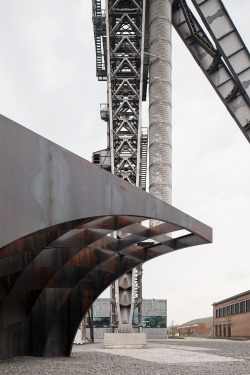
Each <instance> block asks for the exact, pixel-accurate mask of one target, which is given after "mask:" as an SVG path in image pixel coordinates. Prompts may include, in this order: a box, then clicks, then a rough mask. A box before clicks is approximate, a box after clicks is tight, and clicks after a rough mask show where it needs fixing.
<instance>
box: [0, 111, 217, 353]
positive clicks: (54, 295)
mask: <svg viewBox="0 0 250 375" xmlns="http://www.w3.org/2000/svg"><path fill="white" fill-rule="evenodd" d="M0 175H1V184H0V217H1V222H0V359H4V358H11V357H12V356H20V355H22V356H23V355H33V356H69V355H70V353H71V349H72V345H73V340H74V337H75V334H76V331H77V329H78V327H79V324H80V322H81V320H82V318H83V316H84V314H85V313H86V311H87V310H88V308H89V306H90V305H91V304H92V303H93V302H94V301H95V299H96V298H97V297H98V296H99V295H100V294H101V293H102V291H103V290H104V289H106V288H107V287H108V286H109V285H110V284H111V283H112V282H113V281H114V280H116V279H117V278H118V277H120V276H121V275H123V274H124V273H126V272H128V271H129V270H131V269H132V268H134V267H135V266H138V265H139V264H141V263H142V262H145V261H148V260H150V259H153V258H154V257H157V256H159V255H162V254H167V253H169V252H171V251H176V250H179V249H183V248H186V247H189V246H195V245H201V244H206V243H209V242H211V241H212V230H211V228H209V227H208V226H206V225H205V224H202V223H201V222H199V221H198V220H196V219H194V218H192V217H190V216H188V215H187V214H185V213H183V212H181V211H179V210H177V209H176V208H174V207H173V206H171V205H168V204H167V203H164V202H162V201H160V200H159V199H157V198H155V197H154V196H152V195H150V194H148V193H146V192H144V191H143V190H141V189H139V188H137V187H136V186H133V185H132V184H130V183H128V182H126V181H124V180H122V179H120V178H118V177H116V176H114V175H112V174H111V173H109V172H107V171H105V170H103V169H102V168H99V167H97V166H95V165H93V164H92V163H89V162H88V161H86V160H84V159H82V158H81V157H79V156H77V155H74V154H73V153H71V152H69V151H67V150H66V149H64V148H62V147H60V146H58V145H56V144H54V143H52V142H50V141H48V140H47V139H45V138H43V137H41V136H39V135H37V134H35V133H33V132H32V131H30V130H28V129H26V128H24V127H22V126H21V125H19V124H17V123H15V122H13V121H11V120H9V119H7V118H5V117H3V116H0ZM148 218H154V219H157V220H161V221H162V224H160V225H158V226H156V227H154V228H151V229H149V228H147V227H145V226H144V225H143V221H144V220H145V219H148ZM183 229H185V234H183ZM118 230H119V231H120V232H122V233H123V238H121V239H118V238H114V237H112V233H113V232H115V231H118ZM169 232H172V233H173V232H174V233H175V237H174V238H171V237H169V236H168V233H169ZM148 239H150V240H151V241H148Z"/></svg>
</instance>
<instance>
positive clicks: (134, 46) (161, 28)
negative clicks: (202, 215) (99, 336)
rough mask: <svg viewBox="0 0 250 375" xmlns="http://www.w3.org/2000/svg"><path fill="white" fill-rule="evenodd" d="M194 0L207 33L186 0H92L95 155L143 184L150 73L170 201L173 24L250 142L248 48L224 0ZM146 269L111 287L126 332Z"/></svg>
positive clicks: (155, 155) (152, 151) (160, 183)
mask: <svg viewBox="0 0 250 375" xmlns="http://www.w3.org/2000/svg"><path fill="white" fill-rule="evenodd" d="M190 1H192V3H193V6H194V7H195V9H196V11H197V13H198V14H199V17H200V19H201V21H202V23H203V26H204V28H206V32H205V31H204V30H203V27H202V26H201V25H200V23H199V21H198V20H197V18H196V17H195V15H194V14H193V12H192V10H191V9H190V8H189V6H188V4H187V2H186V0H106V4H105V11H102V7H101V0H93V24H94V36H95V46H96V64H97V65H96V66H97V77H98V79H99V80H101V81H104V80H107V88H108V90H107V91H108V99H107V104H105V105H101V118H102V119H103V120H105V121H106V122H107V134H108V142H107V149H105V150H100V151H97V152H95V153H94V154H93V162H94V163H95V164H99V165H101V166H102V167H103V168H105V169H107V170H110V171H111V172H112V173H115V174H116V175H117V176H119V177H121V178H122V179H125V180H127V181H129V182H130V183H132V184H135V185H137V186H139V187H141V188H142V189H145V187H146V172H147V146H148V135H147V131H145V130H144V129H143V128H142V111H141V107H142V101H143V100H146V93H147V83H148V77H149V191H150V193H151V194H153V195H155V196H157V197H158V198H160V199H161V200H164V201H166V202H168V203H170V204H171V200H172V197H171V196H172V182H171V180H172V176H171V174H172V160H171V153H172V142H171V132H172V123H171V112H172V103H171V88H172V85H171V65H172V63H171V48H172V46H171V27H172V25H173V26H174V28H175V29H176V31H177V32H178V34H179V35H180V37H181V38H182V40H183V42H184V43H185V45H186V46H187V48H188V49H189V51H190V53H191V54H192V56H193V57H194V59H195V61H196V62H197V63H198V65H199V67H200V68H201V69H202V71H203V73H204V74H205V75H206V77H207V79H208V81H209V82H210V83H211V85H212V86H213V88H214V90H215V91H216V93H217V94H218V95H219V97H220V98H221V100H222V102H223V104H224V105H225V106H226V108H227V110H228V111H229V113H230V114H231V116H232V117H233V118H234V120H235V121H236V123H237V125H238V126H239V128H240V130H241V131H242V132H243V134H244V135H245V137H246V138H247V140H248V141H250V120H249V119H250V98H249V96H250V85H249V82H250V57H249V52H248V50H247V48H246V46H245V44H244V42H243V41H242V39H241V37H240V35H239V33H238V31H237V29H236V27H235V26H234V24H233V22H232V20H231V18H230V16H229V14H228V12H227V10H226V8H225V6H224V5H223V3H222V1H221V0H190ZM126 235H127V233H125V232H123V233H117V236H120V237H122V238H124V237H126ZM138 242H140V239H139V236H138ZM141 274H142V271H141V269H137V270H133V271H131V273H129V274H126V275H125V276H124V277H123V278H122V279H120V280H119V281H118V282H117V283H116V287H115V286H114V285H113V286H112V288H111V304H112V309H111V310H112V312H111V324H112V326H113V327H115V326H116V319H117V316H118V320H119V330H120V331H121V332H130V331H131V330H132V315H133V310H134V303H135V305H137V306H138V317H139V320H138V327H140V317H141V314H140V302H141V298H142V296H141V290H142V288H141V287H142V284H141ZM135 281H136V282H135ZM115 306H116V307H117V309H116V310H115ZM122 323H124V324H122Z"/></svg>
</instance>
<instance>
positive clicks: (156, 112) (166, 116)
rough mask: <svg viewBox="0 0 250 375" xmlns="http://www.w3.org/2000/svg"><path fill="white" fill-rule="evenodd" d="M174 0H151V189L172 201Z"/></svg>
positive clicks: (153, 192) (164, 198) (151, 192)
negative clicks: (172, 36)
mask: <svg viewBox="0 0 250 375" xmlns="http://www.w3.org/2000/svg"><path fill="white" fill-rule="evenodd" d="M171 15H172V0H150V1H149V61H150V64H149V192H150V194H152V195H154V196H155V197H157V198H159V199H161V200H163V201H164V202H167V203H170V204H171V203H172V98H171V96H172V84H171V73H172V64H171V50H172V43H171V28H172V22H171Z"/></svg>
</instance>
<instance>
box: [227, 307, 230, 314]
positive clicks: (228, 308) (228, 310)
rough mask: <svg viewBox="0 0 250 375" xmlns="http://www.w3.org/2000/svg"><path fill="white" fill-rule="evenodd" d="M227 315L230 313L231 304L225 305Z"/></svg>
mask: <svg viewBox="0 0 250 375" xmlns="http://www.w3.org/2000/svg"><path fill="white" fill-rule="evenodd" d="M227 315H231V305H230V306H227Z"/></svg>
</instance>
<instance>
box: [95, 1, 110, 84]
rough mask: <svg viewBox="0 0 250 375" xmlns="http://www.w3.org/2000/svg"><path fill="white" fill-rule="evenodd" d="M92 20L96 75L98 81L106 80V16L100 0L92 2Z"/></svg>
mask: <svg viewBox="0 0 250 375" xmlns="http://www.w3.org/2000/svg"><path fill="white" fill-rule="evenodd" d="M92 20H93V26H94V38H95V49H96V76H97V78H98V81H107V37H106V18H105V13H104V12H103V11H102V6H101V0H93V2H92Z"/></svg>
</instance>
